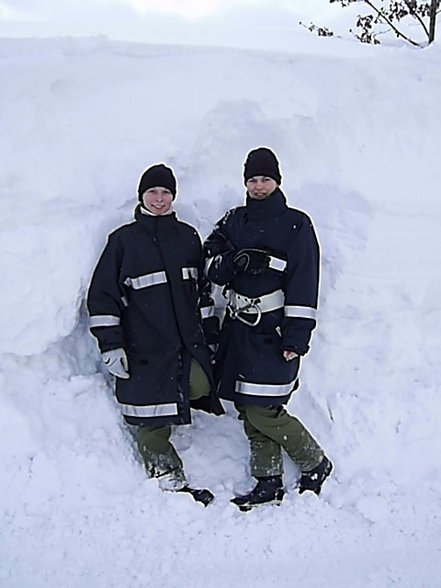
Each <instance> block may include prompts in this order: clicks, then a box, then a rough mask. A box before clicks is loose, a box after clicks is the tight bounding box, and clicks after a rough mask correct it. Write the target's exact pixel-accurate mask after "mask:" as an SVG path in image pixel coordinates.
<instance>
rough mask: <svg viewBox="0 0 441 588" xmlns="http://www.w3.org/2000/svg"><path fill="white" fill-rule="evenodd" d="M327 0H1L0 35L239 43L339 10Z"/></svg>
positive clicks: (333, 13) (278, 32)
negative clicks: (102, 36) (81, 36)
mask: <svg viewBox="0 0 441 588" xmlns="http://www.w3.org/2000/svg"><path fill="white" fill-rule="evenodd" d="M339 13H340V11H339V7H335V6H334V5H330V4H329V2H328V0H308V2H305V1H304V0H60V1H58V2H56V3H55V2H52V1H51V0H1V1H0V35H1V36H3V37H41V36H60V35H61V36H64V35H69V36H77V35H106V36H108V37H109V38H113V39H122V40H129V41H141V42H155V43H158V42H167V43H168V42H172V43H195V44H218V45H240V44H241V40H242V43H243V41H244V38H250V37H251V38H254V39H255V40H257V41H258V43H257V44H258V45H261V44H262V43H261V42H259V38H260V37H262V36H266V35H268V34H269V33H270V32H271V33H273V34H274V33H277V34H280V33H281V32H282V31H284V30H285V31H292V29H293V28H297V27H298V22H299V20H305V22H307V23H309V22H310V21H316V20H317V19H319V20H320V22H321V21H322V19H323V18H327V17H329V18H332V16H333V15H336V14H339Z"/></svg>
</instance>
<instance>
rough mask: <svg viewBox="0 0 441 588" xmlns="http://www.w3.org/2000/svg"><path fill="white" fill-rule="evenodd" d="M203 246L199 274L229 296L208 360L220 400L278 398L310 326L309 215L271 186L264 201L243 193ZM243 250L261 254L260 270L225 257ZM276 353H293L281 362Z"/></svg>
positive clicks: (315, 281)
mask: <svg viewBox="0 0 441 588" xmlns="http://www.w3.org/2000/svg"><path fill="white" fill-rule="evenodd" d="M204 248H205V254H206V257H207V258H208V259H207V263H206V268H207V269H206V271H207V276H208V278H209V279H210V280H212V281H213V282H214V283H215V284H218V285H220V286H225V288H224V295H225V296H226V298H227V300H229V301H230V304H229V306H230V311H228V310H227V313H226V317H225V320H224V323H223V326H222V332H221V338H220V344H219V349H218V352H217V358H216V379H217V380H218V381H219V395H220V397H221V398H225V399H229V400H234V401H235V402H236V404H238V405H243V404H257V405H262V406H278V405H281V404H284V403H286V402H287V401H288V400H289V398H290V395H291V393H292V391H293V390H294V389H296V388H297V387H298V371H299V365H300V356H302V355H305V354H306V353H307V351H308V349H309V342H310V338H311V333H312V331H313V329H314V328H315V326H316V311H317V302H318V290H319V245H318V241H317V238H316V235H315V232H314V228H313V225H312V222H311V220H310V218H309V217H308V216H307V215H306V214H305V213H304V212H302V211H300V210H296V209H293V208H289V207H288V206H287V204H286V200H285V196H284V194H283V193H282V191H281V190H280V189H279V188H277V189H276V190H275V192H273V194H271V196H269V198H267V199H265V200H255V199H251V198H250V197H249V196H247V200H246V206H241V207H238V208H234V209H232V210H230V211H228V212H227V213H226V215H225V216H224V217H223V218H222V219H221V220H220V221H219V222H218V223H217V225H216V227H215V229H214V231H213V232H212V234H211V235H210V236H209V237H208V239H207V240H206V242H205V245H204ZM246 248H257V249H260V250H265V251H266V252H267V254H268V257H269V266H268V268H267V269H265V271H263V273H260V274H258V275H253V274H251V273H248V272H246V271H238V270H237V269H236V268H235V267H234V264H233V263H232V257H233V256H234V255H235V253H236V252H237V251H239V250H241V249H246ZM247 307H248V308H247ZM259 307H260V308H259ZM240 308H245V312H241V311H240ZM284 350H290V351H295V352H296V353H297V354H298V355H299V357H297V358H295V359H294V360H291V361H286V360H285V359H284V358H283V355H282V352H283V351H284Z"/></svg>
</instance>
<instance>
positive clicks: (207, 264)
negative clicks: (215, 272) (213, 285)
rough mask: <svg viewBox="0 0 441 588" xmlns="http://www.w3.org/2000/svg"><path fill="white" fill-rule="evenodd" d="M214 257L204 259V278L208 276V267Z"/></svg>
mask: <svg viewBox="0 0 441 588" xmlns="http://www.w3.org/2000/svg"><path fill="white" fill-rule="evenodd" d="M213 259H214V257H209V258H208V259H207V260H206V261H205V267H204V276H205V277H206V278H208V270H209V269H210V266H211V262H212V261H213Z"/></svg>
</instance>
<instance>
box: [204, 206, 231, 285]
mask: <svg viewBox="0 0 441 588" xmlns="http://www.w3.org/2000/svg"><path fill="white" fill-rule="evenodd" d="M230 214H231V213H227V214H226V215H225V216H224V217H223V218H222V219H221V220H220V221H218V223H217V224H216V226H215V228H214V230H213V232H212V233H211V234H210V235H209V236H208V237H207V239H206V240H205V243H204V257H205V273H206V276H207V278H208V279H209V280H211V281H212V282H214V283H215V284H217V285H218V286H225V284H227V283H228V282H229V281H230V280H232V278H233V277H234V276H235V275H236V272H235V270H234V267H233V264H232V258H233V255H234V253H235V252H236V248H235V246H234V244H233V243H232V241H231V240H230V237H229V234H228V227H227V219H228V217H229V215H230Z"/></svg>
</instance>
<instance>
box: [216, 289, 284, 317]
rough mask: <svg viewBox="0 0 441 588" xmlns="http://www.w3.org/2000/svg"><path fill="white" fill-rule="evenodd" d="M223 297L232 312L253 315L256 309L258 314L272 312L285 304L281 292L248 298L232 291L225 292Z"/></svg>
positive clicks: (275, 291) (276, 291)
mask: <svg viewBox="0 0 441 588" xmlns="http://www.w3.org/2000/svg"><path fill="white" fill-rule="evenodd" d="M225 295H226V297H227V300H228V305H229V306H230V307H231V308H232V309H233V311H235V312H244V313H248V314H251V313H254V314H255V313H256V312H258V310H257V309H259V311H260V312H272V311H273V310H278V309H279V308H283V305H284V303H285V295H284V293H283V291H282V290H274V292H270V293H269V294H263V295H262V296H259V297H256V298H249V297H248V296H244V295H243V294H239V293H238V292H235V291H234V290H227V291H226V293H225V294H224V296H225Z"/></svg>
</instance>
